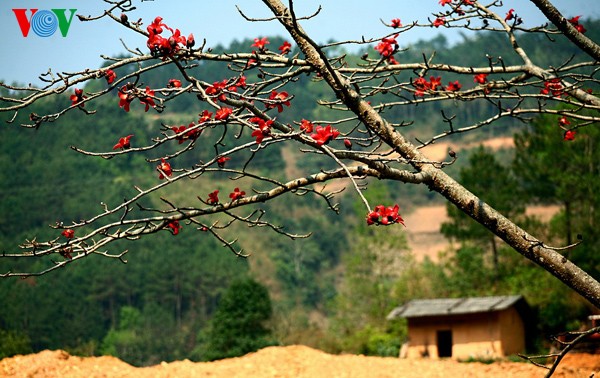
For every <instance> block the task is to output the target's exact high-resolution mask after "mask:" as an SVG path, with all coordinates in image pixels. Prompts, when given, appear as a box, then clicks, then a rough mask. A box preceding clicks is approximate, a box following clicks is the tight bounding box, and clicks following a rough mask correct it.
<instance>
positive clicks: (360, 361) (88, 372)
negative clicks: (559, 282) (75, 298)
mask: <svg viewBox="0 0 600 378" xmlns="http://www.w3.org/2000/svg"><path fill="white" fill-rule="evenodd" d="M599 368H600V355H586V354H570V355H568V356H567V358H566V359H565V361H564V362H563V363H562V364H561V366H559V369H558V371H557V372H556V373H555V375H554V377H556V378H571V377H573V378H575V377H577V378H579V377H589V376H590V375H591V374H592V373H593V372H597V371H598V369H599ZM545 372H546V371H545V370H544V369H542V368H539V367H535V366H533V365H531V364H527V363H515V362H497V363H493V364H489V365H486V364H481V363H459V362H456V361H453V360H438V361H434V360H427V359H422V360H406V359H398V358H394V357H386V358H383V357H366V356H362V355H348V354H346V355H331V354H327V353H324V352H321V351H319V350H315V349H311V348H309V347H305V346H301V345H293V346H287V347H269V348H265V349H262V350H260V351H258V352H256V353H250V354H248V355H246V356H243V357H238V358H230V359H225V360H220V361H215V362H207V363H194V362H191V361H189V360H184V361H176V362H171V363H165V362H163V363H161V364H160V365H156V366H151V367H145V368H136V367H133V366H131V365H128V364H126V363H125V362H123V361H121V360H119V359H117V358H114V357H89V358H81V357H74V356H70V355H69V354H68V353H66V352H64V351H43V352H40V353H37V354H31V355H27V356H15V357H12V358H6V359H4V360H1V361H0V377H37V378H54V377H56V378H58V377H60V378H100V377H103V378H104V377H116V378H125V377H136V378H137V377H140V378H144V377H153V378H167V377H178V378H186V377H213V378H215V377H216V378H219V377H227V378H231V377H238V378H246V377H258V378H270V377H278V378H285V377H290V378H292V377H293V378H301V377H310V378H321V377H323V378H325V377H327V378H330V377H356V378H361V377H364V378H367V377H368V378H371V377H390V378H391V377H403V378H427V377H467V378H468V377H473V378H475V377H487V378H494V377H503V378H511V377H515V378H516V377H519V378H529V377H531V378H533V377H535V378H538V377H543V376H544V374H545Z"/></svg>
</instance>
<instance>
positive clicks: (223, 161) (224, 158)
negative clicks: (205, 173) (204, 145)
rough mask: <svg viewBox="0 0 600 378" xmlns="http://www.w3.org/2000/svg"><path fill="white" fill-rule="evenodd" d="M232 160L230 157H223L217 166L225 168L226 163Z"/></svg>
mask: <svg viewBox="0 0 600 378" xmlns="http://www.w3.org/2000/svg"><path fill="white" fill-rule="evenodd" d="M229 160H231V158H230V157H229V156H221V157H220V158H218V159H217V165H218V166H219V168H225V163H227V162H228V161H229Z"/></svg>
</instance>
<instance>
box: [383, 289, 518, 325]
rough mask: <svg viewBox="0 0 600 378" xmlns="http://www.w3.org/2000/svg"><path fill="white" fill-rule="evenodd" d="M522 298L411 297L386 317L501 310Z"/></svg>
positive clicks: (516, 296) (412, 316) (513, 296)
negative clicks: (411, 298)
mask: <svg viewBox="0 0 600 378" xmlns="http://www.w3.org/2000/svg"><path fill="white" fill-rule="evenodd" d="M522 299H523V297H522V296H520V295H504V296H495V297H476V298H440V299H413V300H411V301H409V302H407V303H406V304H404V305H402V306H400V307H396V308H395V309H393V310H392V312H390V314H389V315H388V316H387V318H388V319H395V318H420V317H425V316H440V315H459V314H474V313H481V312H493V311H501V310H505V309H507V308H509V307H511V306H513V305H515V304H516V303H517V302H518V301H519V300H522Z"/></svg>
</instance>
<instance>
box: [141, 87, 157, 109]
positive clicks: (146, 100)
mask: <svg viewBox="0 0 600 378" xmlns="http://www.w3.org/2000/svg"><path fill="white" fill-rule="evenodd" d="M146 95H147V97H142V98H140V102H141V103H142V104H145V105H146V109H144V111H145V112H147V111H148V109H149V108H150V107H151V106H152V107H153V108H154V107H156V104H155V103H154V99H153V98H152V97H150V96H154V91H153V90H152V89H150V87H148V86H147V87H146Z"/></svg>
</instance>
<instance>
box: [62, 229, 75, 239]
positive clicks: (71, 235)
mask: <svg viewBox="0 0 600 378" xmlns="http://www.w3.org/2000/svg"><path fill="white" fill-rule="evenodd" d="M60 234H61V235H62V236H64V237H65V238H67V239H73V238H74V237H75V230H72V229H70V228H67V229H66V230H63V232H61V233H60Z"/></svg>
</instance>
